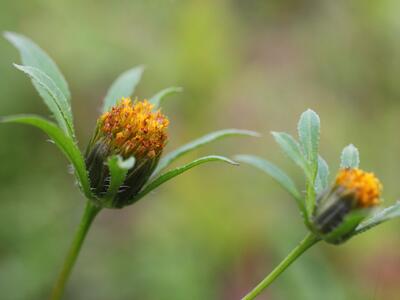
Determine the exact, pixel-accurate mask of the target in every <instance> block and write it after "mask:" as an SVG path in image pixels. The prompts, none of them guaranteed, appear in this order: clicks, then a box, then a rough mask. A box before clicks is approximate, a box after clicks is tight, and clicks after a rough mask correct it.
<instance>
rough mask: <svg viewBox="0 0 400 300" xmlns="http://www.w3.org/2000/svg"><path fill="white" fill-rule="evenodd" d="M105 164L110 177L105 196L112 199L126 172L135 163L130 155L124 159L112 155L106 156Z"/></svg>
mask: <svg viewBox="0 0 400 300" xmlns="http://www.w3.org/2000/svg"><path fill="white" fill-rule="evenodd" d="M107 164H108V168H109V170H110V176H111V178H110V185H109V187H108V189H107V192H106V195H105V198H106V199H107V200H109V201H112V199H113V198H114V197H115V196H116V195H117V193H118V192H119V190H120V187H121V185H122V184H123V183H124V181H125V177H126V174H127V173H128V171H129V170H130V169H131V168H133V166H134V165H135V158H134V157H133V156H132V157H130V158H128V159H126V160H124V159H123V158H122V157H121V156H120V155H113V156H110V157H109V158H108V160H107Z"/></svg>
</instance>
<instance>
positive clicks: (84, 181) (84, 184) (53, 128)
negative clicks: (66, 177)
mask: <svg viewBox="0 0 400 300" xmlns="http://www.w3.org/2000/svg"><path fill="white" fill-rule="evenodd" d="M0 122H1V123H22V124H29V125H32V126H35V127H37V128H39V129H41V130H42V131H44V132H45V133H46V134H47V135H48V136H49V137H50V138H51V139H52V140H53V141H54V143H55V144H56V146H57V147H58V148H59V149H60V150H61V151H62V152H63V153H64V155H65V156H66V157H67V159H68V160H69V161H70V162H71V163H72V165H73V166H74V169H75V174H76V177H77V179H78V182H79V184H80V186H81V188H82V190H83V192H84V194H85V195H86V197H88V198H92V193H91V189H90V184H89V178H88V174H87V171H86V166H85V161H84V158H83V156H82V153H81V152H80V151H79V149H78V147H77V146H76V144H75V143H74V141H73V140H71V139H70V138H69V137H68V136H66V135H65V134H64V132H63V131H62V130H61V129H60V128H59V127H57V125H55V124H54V123H52V122H50V121H48V120H46V119H43V118H41V117H39V116H35V115H16V116H8V117H3V118H1V119H0Z"/></svg>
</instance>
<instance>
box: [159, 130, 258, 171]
mask: <svg viewBox="0 0 400 300" xmlns="http://www.w3.org/2000/svg"><path fill="white" fill-rule="evenodd" d="M229 136H252V137H258V136H259V134H258V133H257V132H255V131H250V130H243V129H223V130H218V131H214V132H211V133H208V134H206V135H204V136H202V137H200V138H198V139H195V140H194V141H191V142H189V143H187V144H185V145H183V146H181V147H179V148H178V149H176V150H174V151H172V152H170V153H168V154H167V155H165V156H164V157H163V158H161V160H160V162H159V164H158V166H157V168H156V170H155V171H154V172H153V175H152V178H154V177H155V176H156V175H157V174H159V173H160V172H161V171H162V170H164V169H165V168H167V167H168V166H169V165H170V164H171V163H173V162H174V161H175V160H176V159H178V158H179V157H181V156H183V155H184V154H186V153H189V152H190V151H193V150H195V149H197V148H199V147H201V146H204V145H207V144H209V143H211V142H214V141H217V140H219V139H222V138H225V137H229Z"/></svg>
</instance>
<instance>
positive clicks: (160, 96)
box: [149, 86, 183, 110]
mask: <svg viewBox="0 0 400 300" xmlns="http://www.w3.org/2000/svg"><path fill="white" fill-rule="evenodd" d="M182 91H183V88H181V87H175V86H172V87H169V88H166V89H163V90H161V91H159V92H158V93H157V94H155V95H154V96H153V97H151V98H150V100H149V102H150V103H151V104H153V105H154V108H153V109H154V110H157V109H158V108H159V107H160V106H161V103H162V102H163V100H164V98H165V97H166V96H168V95H171V94H174V93H180V92H182Z"/></svg>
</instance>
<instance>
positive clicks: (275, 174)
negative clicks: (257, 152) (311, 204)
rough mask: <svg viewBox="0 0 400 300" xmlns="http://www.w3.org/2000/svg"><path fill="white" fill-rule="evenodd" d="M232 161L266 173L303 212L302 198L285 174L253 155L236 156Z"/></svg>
mask: <svg viewBox="0 0 400 300" xmlns="http://www.w3.org/2000/svg"><path fill="white" fill-rule="evenodd" d="M234 159H235V160H236V161H238V162H240V163H247V164H249V165H251V166H253V167H256V168H258V169H259V170H261V171H263V172H265V173H267V174H268V175H269V176H271V177H272V178H273V179H275V180H276V181H277V182H278V183H279V184H280V185H281V186H282V187H283V188H284V189H285V190H286V191H287V192H289V194H290V195H292V197H293V198H294V199H295V200H296V201H297V204H298V206H299V208H300V210H301V211H302V212H303V213H304V212H305V207H304V202H303V201H304V200H303V197H302V195H301V193H300V192H299V190H298V189H297V187H296V185H295V183H294V182H293V180H292V179H291V178H290V177H289V176H288V175H287V174H286V173H285V172H283V171H282V170H281V169H280V168H278V167H277V166H276V165H274V164H272V163H271V162H269V161H267V160H265V159H263V158H260V157H257V156H254V155H236V156H235V158H234Z"/></svg>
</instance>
